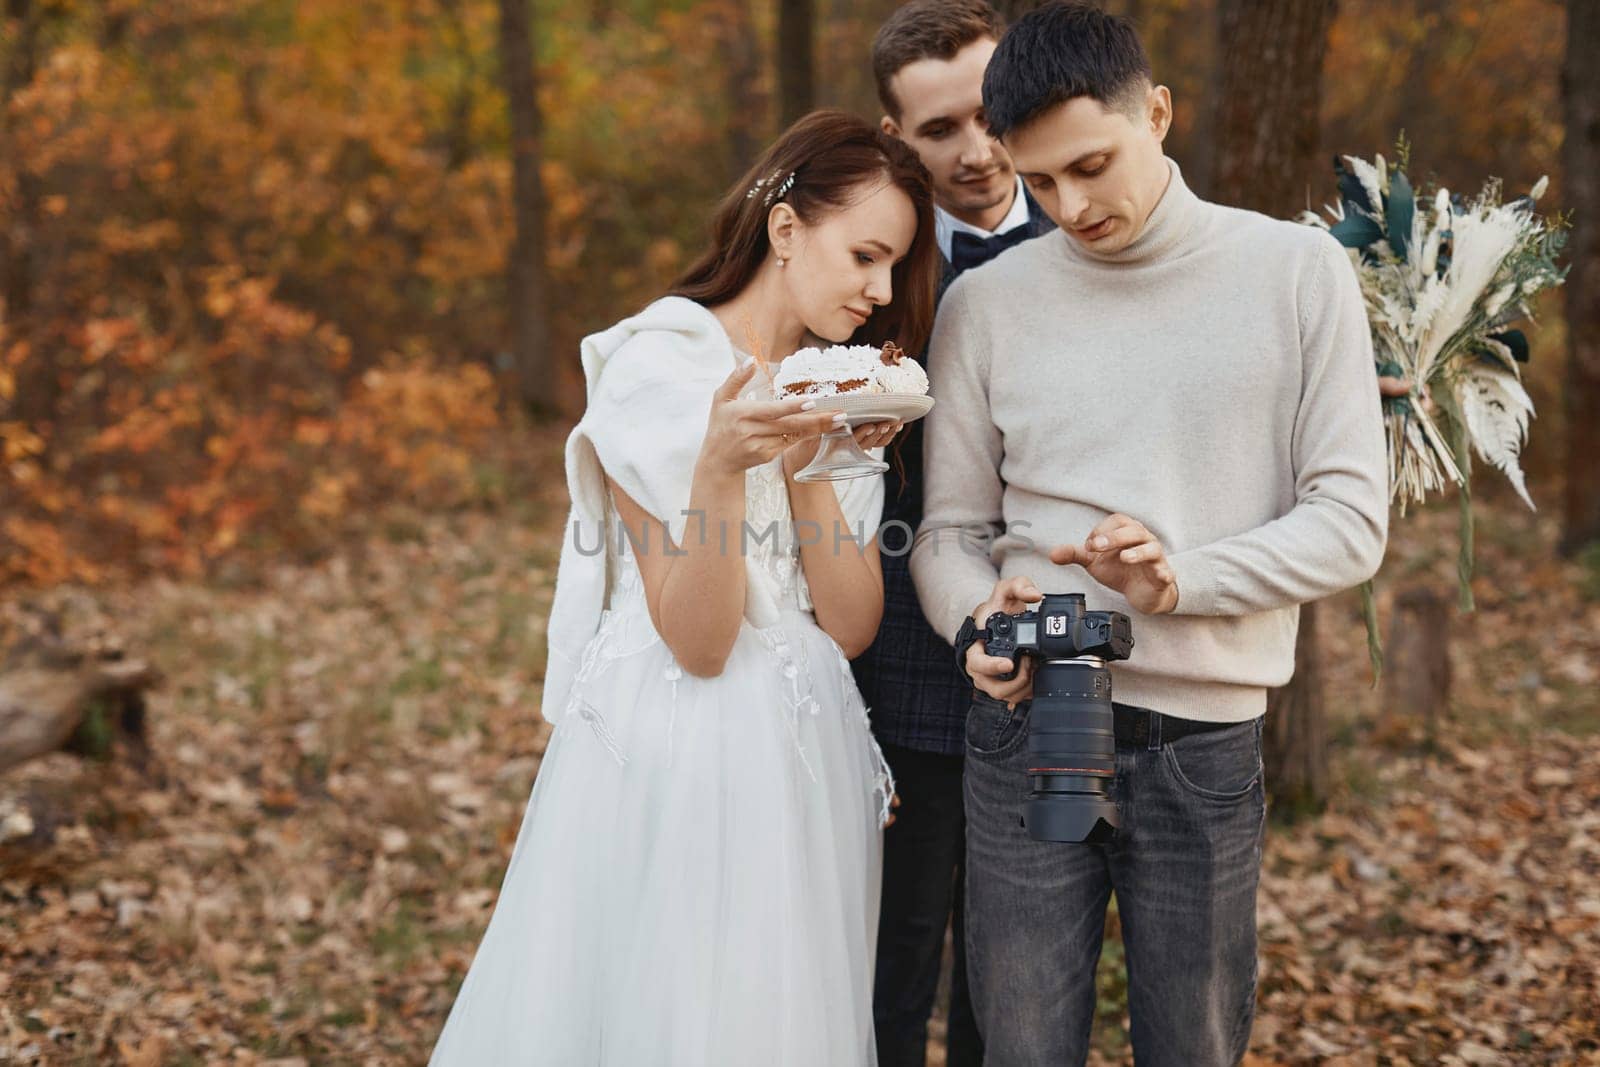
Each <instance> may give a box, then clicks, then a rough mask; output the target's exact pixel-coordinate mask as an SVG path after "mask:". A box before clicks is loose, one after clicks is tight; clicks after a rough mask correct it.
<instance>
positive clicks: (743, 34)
mask: <svg viewBox="0 0 1600 1067" xmlns="http://www.w3.org/2000/svg"><path fill="white" fill-rule="evenodd" d="M714 17H715V19H716V23H717V46H718V50H719V52H720V53H721V60H722V71H723V74H722V84H723V91H724V93H725V94H726V99H727V104H728V142H727V143H728V167H727V169H728V181H729V182H733V181H736V180H738V178H739V177H740V176H741V175H743V174H744V172H745V169H746V168H747V167H749V166H750V164H752V163H754V162H755V158H756V154H757V153H758V152H760V151H761V144H762V142H763V141H765V140H766V120H767V107H766V101H765V100H763V99H762V96H761V94H760V93H759V92H758V90H757V85H758V84H759V79H760V75H761V50H760V44H759V42H757V40H756V34H755V27H754V26H752V25H751V22H750V5H749V0H723V3H721V4H720V5H718V6H717V8H716V9H715V11H714Z"/></svg>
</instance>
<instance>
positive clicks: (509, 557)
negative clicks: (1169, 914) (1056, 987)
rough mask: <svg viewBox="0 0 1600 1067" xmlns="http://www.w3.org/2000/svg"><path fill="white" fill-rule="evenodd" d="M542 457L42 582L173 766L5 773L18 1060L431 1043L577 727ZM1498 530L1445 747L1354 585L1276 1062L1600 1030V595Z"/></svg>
mask: <svg viewBox="0 0 1600 1067" xmlns="http://www.w3.org/2000/svg"><path fill="white" fill-rule="evenodd" d="M525 454H527V455H530V456H533V457H535V458H534V459H533V460H531V462H535V463H537V464H541V465H542V468H543V470H544V472H545V474H546V477H545V478H544V480H543V482H541V484H542V485H545V486H547V487H548V488H547V489H546V490H545V491H543V492H542V494H541V495H540V497H539V498H538V499H532V500H529V501H527V502H526V503H525V505H524V506H521V507H518V508H513V509H509V510H507V511H505V512H502V513H498V514H482V513H476V514H475V513H467V514H454V515H447V516H416V515H411V516H408V515H405V514H404V513H403V512H396V513H393V514H387V515H385V516H384V517H383V518H381V519H379V520H375V524H374V531H373V533H372V536H370V537H369V538H367V539H365V540H364V541H361V542H359V543H354V544H351V545H350V546H348V547H347V548H346V549H345V550H343V551H342V552H340V553H338V554H336V555H334V556H332V557H330V558H327V559H325V560H322V561H321V562H318V563H315V564H303V565H292V566H288V565H286V566H282V567H278V568H276V569H272V570H269V571H268V572H266V573H264V574H262V575H260V576H259V580H258V581H240V582H236V583H234V584H232V585H229V586H219V585H213V586H210V587H205V586H200V585H195V584H187V583H177V582H172V581H149V582H144V583H140V584H138V585H136V586H131V587H127V588H121V589H105V590H95V591H93V592H89V591H85V590H81V589H74V588H59V589H56V590H53V591H52V592H50V593H49V594H45V595H39V596H35V597H31V598H28V599H29V601H30V602H32V603H33V604H34V605H35V606H39V605H41V604H43V605H47V606H50V607H53V608H55V609H57V610H59V611H61V612H62V613H63V616H64V618H65V619H66V621H67V622H68V623H69V630H72V629H77V630H79V631H82V630H86V629H87V630H93V629H96V628H105V629H111V630H114V631H115V632H116V633H118V634H119V635H120V636H121V637H122V639H123V640H124V642H125V644H126V645H127V646H128V647H129V648H133V649H137V650H138V651H139V654H140V655H143V656H147V657H149V658H150V659H151V660H152V661H154V662H155V663H156V665H157V666H158V667H159V668H160V670H161V671H162V673H163V674H164V676H165V677H166V679H167V681H166V684H165V685H164V687H163V688H162V689H161V690H159V691H157V692H156V693H154V694H152V697H151V701H150V714H149V717H150V724H151V727H150V729H151V738H150V740H151V745H152V749H153V752H154V753H155V760H156V763H155V766H154V767H153V769H152V770H151V771H150V772H149V773H148V774H141V773H139V772H137V771H135V770H134V769H132V768H131V766H129V765H128V764H127V763H126V762H125V761H121V760H118V759H116V758H113V759H112V760H111V761H110V762H107V763H104V764H100V763H92V762H88V763H86V762H82V761H80V760H78V759H77V758H75V757H69V756H51V757H48V758H45V759H42V760H39V761H36V762H34V763H32V764H29V765H27V766H25V767H23V768H19V769H18V770H16V771H14V772H13V773H11V774H10V775H8V776H7V777H6V778H4V779H3V780H0V1061H3V1062H17V1063H30V1062H47V1063H62V1064H107V1063H120V1064H133V1065H155V1064H163V1065H167V1064H211V1063H238V1064H278V1065H282V1067H288V1065H291V1064H312V1063H318V1064H321V1063H360V1064H414V1063H419V1062H422V1061H423V1060H424V1059H425V1057H426V1055H427V1052H428V1050H429V1049H430V1048H431V1045H432V1041H433V1039H434V1037H435V1036H436V1035H437V1033H438V1030H439V1028H440V1026H441V1025H442V1023H443V1020H444V1016H445V1013H446V1012H447V1011H448V1009H449V1006H450V1003H451V1000H452V998H453V995H454V992H455V989H456V987H457V985H458V983H459V981H460V979H461V977H462V975H463V974H464V973H465V970H466V967H467V965H468V963H469V962H470V960H471V957H472V953H473V951H474V949H475V946H476V944H477V941H478V938H479V937H480V936H481V934H482V931H483V928H484V926H485V924H486V923H487V921H488V918H489V915H490V913H491V910H492V908H493V904H494V900H495V896H496V893H497V891H498V888H499V883H500V878H501V876H502V874H503V871H504V868H505V864H506V861H507V860H508V858H509V855H510V849H511V844H512V842H513V841H514V840H515V836H516V832H517V829H518V826H519V824H520V820H521V817H522V813H523V810H524V806H525V803H526V799H527V795H528V789H529V787H530V784H531V783H532V780H533V777H534V775H535V773H536V771H537V769H538V765H539V759H540V756H541V755H542V753H543V751H544V746H545V743H546V741H547V737H548V727H547V726H545V725H544V724H542V723H541V722H540V720H539V718H538V715H537V713H536V710H535V709H536V707H537V704H538V694H539V682H540V677H541V675H540V672H541V667H542V662H543V654H544V653H543V649H544V645H543V626H544V621H545V616H546V614H547V612H548V608H549V602H550V595H551V591H552V584H553V581H554V570H555V560H556V555H557V551H556V550H557V546H558V544H559V536H560V533H559V525H560V523H561V521H562V516H564V515H565V500H564V498H563V497H562V494H561V489H560V479H559V470H560V467H559V458H560V437H559V436H558V435H557V434H556V433H555V432H554V431H551V432H548V433H544V434H541V435H537V436H536V437H534V438H533V439H532V440H530V442H529V444H528V447H527V450H526V452H525ZM1449 521H1450V517H1449V516H1448V515H1443V514H1424V515H1421V516H1417V517H1416V518H1415V520H1414V521H1408V524H1407V525H1405V526H1402V527H1400V528H1399V529H1398V532H1397V536H1396V543H1395V545H1394V546H1393V547H1392V549H1391V562H1390V565H1389V567H1388V569H1387V571H1386V573H1404V574H1405V575H1406V576H1407V578H1406V580H1421V579H1422V578H1423V577H1426V576H1431V577H1430V578H1429V580H1434V581H1439V582H1443V583H1446V585H1445V587H1447V583H1448V581H1449V577H1448V575H1449V567H1450V566H1451V560H1450V559H1449V558H1448V552H1449V551H1450V550H1452V549H1451V547H1450V542H1449ZM1497 531H1498V532H1497ZM1480 536H1481V544H1480V557H1481V559H1482V568H1481V574H1482V575H1483V577H1480V579H1479V582H1478V587H1477V588H1478V594H1479V601H1480V607H1481V609H1482V610H1481V611H1480V613H1479V614H1478V615H1477V616H1474V617H1470V618H1463V619H1458V620H1455V622H1454V625H1455V627H1456V635H1455V641H1454V649H1453V653H1454V656H1455V665H1456V687H1457V689H1456V702H1455V706H1454V711H1453V715H1452V718H1451V720H1450V721H1449V722H1447V723H1444V724H1442V729H1441V730H1440V731H1439V734H1438V736H1437V737H1436V739H1435V745H1434V747H1433V748H1431V749H1430V748H1427V747H1425V746H1423V745H1422V744H1421V742H1422V740H1423V738H1422V736H1421V733H1420V728H1419V729H1418V730H1416V731H1412V733H1411V734H1410V735H1407V736H1402V737H1401V738H1399V739H1398V742H1396V741H1395V739H1393V738H1390V737H1389V736H1388V735H1385V739H1386V744H1383V745H1380V744H1378V743H1377V741H1376V740H1375V739H1374V737H1373V732H1372V729H1371V724H1372V722H1373V720H1374V717H1375V713H1376V701H1377V699H1378V694H1376V693H1375V692H1374V691H1372V690H1371V689H1370V688H1369V687H1368V684H1367V682H1368V678H1367V674H1366V659H1365V653H1364V647H1363V638H1362V634H1361V629H1360V621H1359V615H1358V613H1357V606H1356V604H1355V601H1354V599H1353V598H1345V599H1341V600H1340V601H1338V602H1337V605H1336V608H1335V610H1334V611H1333V613H1331V614H1330V616H1329V621H1328V623H1327V624H1326V625H1325V630H1327V631H1328V632H1327V634H1326V635H1325V641H1326V649H1325V652H1326V657H1327V659H1326V662H1327V663H1328V664H1329V665H1330V666H1329V668H1328V669H1326V673H1327V674H1328V675H1329V698H1330V700H1329V702H1330V709H1331V712H1332V715H1333V718H1334V724H1333V733H1334V736H1335V738H1336V743H1337V759H1338V767H1337V771H1338V773H1337V775H1336V777H1337V780H1338V781H1339V782H1340V783H1341V785H1340V788H1339V791H1338V793H1337V795H1336V796H1335V797H1334V799H1333V802H1332V804H1331V805H1330V808H1329V810H1328V811H1327V812H1326V813H1325V814H1323V815H1321V816H1320V817H1317V818H1313V819H1308V820H1305V821H1302V822H1301V823H1299V824H1296V825H1294V826H1291V827H1287V828H1285V827H1278V826H1274V827H1273V828H1272V830H1271V831H1270V832H1269V839H1268V847H1267V855H1266V860H1265V864H1264V875H1263V882H1262V890H1261V898H1260V913H1259V917H1260V929H1261V972H1260V997H1259V1011H1258V1013H1257V1019H1256V1027H1255V1032H1254V1037H1253V1041H1252V1052H1251V1056H1250V1059H1249V1061H1248V1062H1249V1063H1251V1064H1255V1065H1258V1067H1259V1065H1266V1064H1309V1063H1317V1064H1329V1065H1341V1064H1342V1065H1347V1067H1351V1065H1365V1064H1373V1065H1376V1064H1425V1063H1427V1064H1433V1063H1442V1064H1457V1065H1475V1064H1488V1063H1497V1064H1498V1063H1528V1064H1570V1063H1591V1064H1595V1063H1600V1022H1597V1017H1600V1011H1597V1010H1596V1005H1597V1004H1600V745H1597V743H1596V737H1597V736H1600V708H1597V707H1596V701H1595V681H1596V670H1595V665H1596V663H1600V605H1597V604H1595V603H1593V602H1589V601H1585V600H1584V599H1583V598H1582V596H1581V595H1580V594H1579V592H1578V588H1579V585H1580V582H1581V579H1582V577H1583V575H1582V574H1581V573H1580V572H1579V570H1578V568H1577V567H1576V565H1569V564H1563V563H1558V562H1554V561H1553V560H1552V558H1551V551H1550V547H1551V545H1552V544H1553V538H1554V533H1553V530H1551V529H1550V528H1549V527H1548V526H1547V525H1545V524H1543V522H1542V521H1535V520H1534V519H1532V518H1528V517H1523V516H1520V515H1515V514H1512V515H1510V517H1508V518H1505V519H1504V520H1502V521H1500V525H1499V527H1498V528H1497V527H1495V526H1494V525H1493V524H1490V525H1489V526H1488V528H1487V529H1486V530H1485V531H1484V532H1483V533H1481V534H1480ZM1441 546H1443V547H1441ZM1491 575H1492V577H1490V576H1491ZM1386 588H1387V586H1386ZM1391 592H1392V590H1389V591H1388V592H1386V593H1385V596H1388V595H1389V593H1391ZM24 610H25V607H24V603H23V601H22V600H20V599H16V600H13V601H12V602H10V603H8V604H6V605H5V606H4V608H3V610H0V619H14V618H15V617H16V616H17V615H18V614H19V613H20V612H22V611H24ZM1397 743H1398V745H1399V747H1395V745H1396V744H1397ZM1113 1036H1114V1035H1113ZM529 1037H530V1041H536V1040H537V1035H529ZM1130 1061H1131V1057H1130V1056H1129V1055H1128V1054H1127V1050H1126V1047H1125V1044H1124V1045H1122V1046H1120V1047H1119V1046H1118V1044H1117V1042H1116V1041H1115V1040H1112V1041H1110V1042H1105V1041H1103V1042H1101V1050H1100V1051H1097V1053H1096V1058H1095V1062H1099V1063H1108V1062H1130Z"/></svg>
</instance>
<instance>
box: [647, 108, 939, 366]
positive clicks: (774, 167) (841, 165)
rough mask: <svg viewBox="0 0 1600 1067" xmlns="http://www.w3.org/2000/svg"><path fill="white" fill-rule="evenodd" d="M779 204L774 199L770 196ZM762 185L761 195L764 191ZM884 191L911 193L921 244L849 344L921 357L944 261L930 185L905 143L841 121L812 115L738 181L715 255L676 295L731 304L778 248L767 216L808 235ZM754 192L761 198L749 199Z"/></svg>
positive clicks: (714, 223) (720, 217)
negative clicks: (886, 345) (894, 348)
mask: <svg viewBox="0 0 1600 1067" xmlns="http://www.w3.org/2000/svg"><path fill="white" fill-rule="evenodd" d="M790 175H792V176H793V182H792V184H790V185H789V187H788V188H787V190H783V191H782V195H781V196H776V197H774V198H772V199H770V200H769V199H768V195H767V194H768V193H769V192H770V191H771V190H773V189H775V188H776V189H780V190H782V189H783V185H784V183H785V179H787V178H788V177H789V176H790ZM758 181H759V182H761V184H760V185H757V184H756V183H757V182H758ZM878 181H887V182H890V183H892V184H894V185H895V186H897V187H898V188H900V189H901V190H903V191H904V192H905V194H906V195H907V196H909V197H910V198H911V204H912V206H913V207H914V208H915V209H916V212H917V235H916V237H915V238H914V239H913V240H912V242H911V249H910V251H909V252H907V253H906V256H905V258H904V259H902V260H901V261H900V262H899V263H897V264H895V265H894V268H893V270H892V271H891V275H890V278H891V284H892V285H893V287H894V292H893V294H892V297H891V299H890V302H889V303H888V304H886V305H884V306H883V307H880V308H878V309H876V310H875V311H873V313H872V317H871V318H869V319H868V320H867V321H866V323H865V324H863V325H862V327H861V328H860V329H859V330H857V331H856V332H855V333H854V334H853V335H852V336H851V337H850V340H849V342H848V343H850V344H863V345H864V344H870V345H881V344H883V342H885V341H894V342H895V343H896V344H898V345H899V346H900V347H901V348H904V349H905V350H906V351H908V352H920V351H922V349H923V348H924V347H925V346H926V345H927V343H928V335H929V334H931V333H932V332H933V302H934V292H935V290H936V289H937V287H938V284H939V273H940V271H941V269H942V266H943V264H942V261H941V259H940V257H939V246H938V244H937V243H936V242H935V239H934V234H933V183H932V179H930V178H929V177H928V170H927V168H926V167H924V166H923V165H922V161H921V160H920V159H918V158H917V154H916V153H915V152H914V151H912V150H911V149H910V148H908V147H906V145H905V144H904V143H902V142H901V141H900V140H899V139H898V138H894V137H890V136H889V135H888V134H886V133H884V132H883V131H882V130H879V129H878V128H877V127H876V126H872V125H869V124H868V123H866V122H864V121H862V120H861V119H859V118H856V117H855V116H854V115H850V114H846V113H845V112H843V111H835V110H824V111H813V112H812V113H811V114H809V115H806V116H804V117H803V118H801V119H799V120H798V121H796V122H795V124H794V125H793V126H790V127H789V128H788V129H787V130H785V131H784V132H783V134H782V135H781V136H780V137H779V138H778V139H777V141H776V142H774V143H773V145H772V147H771V148H768V149H767V150H766V152H764V153H763V154H762V156H761V158H760V159H759V160H757V161H756V164H755V166H753V167H751V168H750V170H749V172H748V173H746V174H745V176H744V177H743V178H741V179H739V182H738V184H737V185H735V186H734V187H733V188H732V189H730V190H729V191H728V193H727V195H726V196H724V197H723V199H722V203H721V204H720V205H718V207H717V210H716V214H715V215H714V216H713V217H712V220H711V247H710V248H708V249H707V250H706V252H705V253H704V254H703V255H702V256H701V257H700V258H699V259H698V260H697V261H696V262H695V263H694V265H693V266H691V267H690V268H689V269H688V270H687V271H686V272H685V273H684V275H683V276H682V277H681V278H679V279H678V280H677V281H676V282H675V283H674V284H673V286H672V288H671V289H670V290H669V294H670V295H672V296H684V297H688V298H689V299H690V300H693V301H696V302H697V303H700V304H703V305H705V306H707V307H714V306H716V305H718V304H722V303H726V302H727V301H729V300H732V299H733V298H734V297H735V296H737V295H738V294H739V293H740V291H742V290H743V289H744V287H745V286H747V285H749V284H750V281H751V279H752V278H754V277H755V274H756V271H757V270H758V269H759V268H760V266H761V264H762V263H763V262H764V261H765V260H766V258H767V253H768V252H769V251H770V250H771V248H772V242H771V240H770V239H769V238H768V237H767V216H768V215H769V214H770V213H771V211H772V208H773V206H774V205H775V204H777V203H779V202H782V203H786V204H788V205H789V206H790V207H791V208H793V209H794V213H795V214H796V215H798V216H799V217H800V221H801V222H803V223H806V224H807V225H811V224H814V223H816V222H817V221H818V220H819V219H821V218H823V217H824V216H826V215H827V214H828V213H829V212H831V211H837V210H840V209H841V208H845V207H848V206H849V205H850V204H851V203H852V201H853V199H854V198H855V197H856V196H857V195H859V194H860V193H861V192H863V191H864V188H863V187H865V186H871V185H872V184H873V183H875V182H878ZM752 190H754V195H751V191H752Z"/></svg>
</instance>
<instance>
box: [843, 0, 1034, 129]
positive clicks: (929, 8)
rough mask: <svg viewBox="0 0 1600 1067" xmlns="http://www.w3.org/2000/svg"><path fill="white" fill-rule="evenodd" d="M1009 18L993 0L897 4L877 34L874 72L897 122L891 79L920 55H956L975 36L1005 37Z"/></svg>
mask: <svg viewBox="0 0 1600 1067" xmlns="http://www.w3.org/2000/svg"><path fill="white" fill-rule="evenodd" d="M1005 30H1006V20H1005V17H1004V16H1002V15H1001V14H1000V13H999V12H998V11H996V10H995V9H994V8H992V7H990V6H989V2H988V0H911V2H910V3H909V4H904V5H902V6H900V7H898V8H896V9H895V11H894V14H892V15H890V16H889V17H888V18H887V19H885V20H884V23H883V25H882V26H880V27H878V35H877V36H876V37H874V38H873V39H872V77H873V80H874V81H876V82H877V84H878V102H879V103H881V104H882V105H883V110H884V111H886V112H888V113H889V115H890V117H892V118H893V119H894V120H895V121H896V122H898V121H899V120H900V101H899V100H897V99H895V95H894V89H893V88H892V87H891V86H890V82H892V81H893V80H894V76H895V75H896V74H899V73H900V71H901V70H902V69H903V68H905V67H907V66H910V65H911V64H912V63H915V62H917V61H918V60H921V59H953V58H954V57H955V54H956V53H957V52H959V51H961V50H962V49H963V48H965V47H967V45H969V44H971V43H972V42H973V41H980V40H982V39H983V38H985V37H988V38H991V39H993V40H996V41H998V40H1000V35H1001V34H1003V33H1005Z"/></svg>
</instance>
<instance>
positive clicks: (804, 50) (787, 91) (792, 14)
mask: <svg viewBox="0 0 1600 1067" xmlns="http://www.w3.org/2000/svg"><path fill="white" fill-rule="evenodd" d="M816 22H817V20H816V5H815V2H814V0H778V106H779V118H780V119H781V120H782V123H783V126H784V128H785V129H787V128H788V127H789V124H790V123H792V122H794V120H795V119H798V118H799V117H800V116H802V115H804V114H805V113H806V112H808V111H810V110H811V108H812V106H813V105H812V101H814V100H815V99H816V88H815V85H814V81H815V71H816V60H815V52H816V34H817V26H816Z"/></svg>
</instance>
